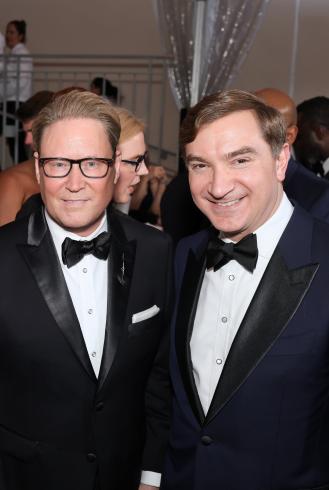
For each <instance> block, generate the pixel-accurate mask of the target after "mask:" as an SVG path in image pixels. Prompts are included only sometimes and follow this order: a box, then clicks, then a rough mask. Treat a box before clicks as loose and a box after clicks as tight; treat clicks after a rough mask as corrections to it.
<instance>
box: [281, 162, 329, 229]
mask: <svg viewBox="0 0 329 490" xmlns="http://www.w3.org/2000/svg"><path fill="white" fill-rule="evenodd" d="M283 187H284V190H285V192H286V194H287V196H288V197H289V199H292V200H293V201H296V202H297V203H298V204H299V205H300V206H302V207H303V208H304V209H306V210H307V211H309V212H310V213H311V214H312V216H315V217H316V218H319V219H322V220H324V221H326V222H327V223H329V182H328V180H326V179H324V178H321V177H318V176H317V175H315V174H314V173H313V172H311V171H310V170H308V169H307V168H306V167H304V166H303V165H302V164H301V163H298V162H296V160H294V159H293V158H290V160H289V163H288V168H287V172H286V178H285V181H284V186H283Z"/></svg>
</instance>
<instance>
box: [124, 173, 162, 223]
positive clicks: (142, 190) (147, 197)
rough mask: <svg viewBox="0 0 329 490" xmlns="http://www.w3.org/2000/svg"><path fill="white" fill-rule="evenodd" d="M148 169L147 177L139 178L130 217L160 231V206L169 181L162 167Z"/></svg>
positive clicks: (132, 200)
mask: <svg viewBox="0 0 329 490" xmlns="http://www.w3.org/2000/svg"><path fill="white" fill-rule="evenodd" d="M148 168H149V173H148V175H144V176H143V177H142V178H141V181H140V183H139V184H138V186H137V188H136V190H135V192H134V194H133V196H132V198H131V206H130V215H131V216H133V217H134V218H135V219H137V220H138V221H141V222H143V223H148V224H151V225H154V226H157V227H158V228H160V229H162V224H161V213H160V204H161V200H162V196H163V194H164V192H165V190H166V187H167V184H168V182H169V179H168V176H167V173H166V170H165V169H164V167H162V166H160V165H149V167H148Z"/></svg>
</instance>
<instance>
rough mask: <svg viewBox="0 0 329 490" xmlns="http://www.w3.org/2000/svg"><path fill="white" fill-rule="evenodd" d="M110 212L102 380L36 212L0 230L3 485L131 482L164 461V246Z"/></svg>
mask: <svg viewBox="0 0 329 490" xmlns="http://www.w3.org/2000/svg"><path fill="white" fill-rule="evenodd" d="M108 219H109V230H110V232H111V249H110V256H109V259H108V267H109V287H108V291H109V296H108V310H107V323H106V334H105V345H104V351H103V358H102V365H101V369H100V373H99V378H98V379H96V377H95V374H94V371H93V369H92V366H91V363H90V360H89V357H88V353H87V349H86V346H85V343H84V339H83V336H82V333H81V329H80V326H79V322H78V319H77V316H76V314H75V311H74V308H73V304H72V301H71V298H70V295H69V292H68V289H67V286H66V283H65V280H64V276H63V274H62V271H61V267H60V263H59V260H58V257H57V255H56V251H55V248H54V245H53V242H52V238H51V235H50V233H49V230H48V228H47V225H46V221H45V218H44V213H43V209H42V208H40V209H39V210H37V211H36V212H35V213H33V214H32V215H31V216H30V217H28V218H24V219H22V220H20V221H18V222H15V223H11V224H9V225H7V226H4V227H2V228H1V230H0V271H1V276H0V277H1V286H0V459H1V468H2V472H1V474H0V482H2V486H1V490H92V489H93V488H96V487H97V488H99V489H101V490H116V489H118V490H119V489H120V490H121V489H124V490H133V489H136V488H138V484H139V479H140V471H141V469H144V470H150V471H161V469H162V458H163V453H164V449H165V446H166V437H167V429H168V411H169V404H170V403H169V402H170V390H169V383H168V376H167V337H168V335H167V330H168V329H167V327H166V325H167V320H168V308H169V291H170V248H171V247H170V242H169V239H168V237H166V235H164V234H162V233H160V232H159V231H158V230H155V229H153V228H150V227H147V226H145V225H143V224H140V223H138V222H136V221H134V220H132V219H131V218H129V217H127V216H125V215H123V214H121V213H119V212H116V211H113V210H111V211H110V212H109V214H108ZM123 262H124V272H123V269H122V265H123ZM153 305H157V306H158V307H159V309H160V311H159V312H158V313H157V314H156V315H155V316H151V317H150V318H148V319H145V320H144V321H141V322H138V323H132V315H133V314H134V313H137V312H141V311H144V310H148V309H149V308H151V307H152V306H153ZM96 482H97V483H96Z"/></svg>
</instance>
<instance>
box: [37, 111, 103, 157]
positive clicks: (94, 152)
mask: <svg viewBox="0 0 329 490" xmlns="http://www.w3.org/2000/svg"><path fill="white" fill-rule="evenodd" d="M40 147H41V152H45V151H47V152H49V151H50V152H54V151H55V152H56V154H55V153H54V155H55V156H59V152H60V153H61V155H60V156H67V157H70V156H72V158H79V157H80V158H82V157H83V156H103V157H105V156H109V157H111V156H112V155H111V154H110V153H111V151H112V148H111V145H110V142H109V139H108V137H107V134H106V131H105V128H104V126H103V125H102V123H101V122H99V121H97V120H96V119H91V118H90V119H89V118H81V119H73V118H72V119H62V120H59V121H56V122H54V123H52V124H50V125H49V126H47V127H46V128H45V129H44V131H43V134H42V138H41V144H40Z"/></svg>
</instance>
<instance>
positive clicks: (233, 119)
mask: <svg viewBox="0 0 329 490" xmlns="http://www.w3.org/2000/svg"><path fill="white" fill-rule="evenodd" d="M253 142H254V143H256V142H258V143H261V142H262V143H264V144H266V145H267V142H266V140H265V139H264V136H263V133H262V131H261V128H260V123H259V121H258V119H257V117H256V115H255V114H254V112H253V111H249V110H245V111H236V112H233V113H231V114H228V115H226V116H223V117H221V118H219V119H217V120H216V121H214V122H211V123H210V124H205V125H203V126H201V127H200V129H199V131H198V132H197V135H196V137H195V139H194V140H193V141H192V142H191V143H188V144H187V145H186V153H187V154H188V153H189V150H190V149H191V148H195V147H196V146H199V145H203V146H208V147H215V146H217V147H220V148H223V147H224V145H229V146H232V145H233V146H235V145H240V144H244V145H251V144H252V143H253ZM226 150H229V151H232V150H231V149H227V148H225V151H226Z"/></svg>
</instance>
